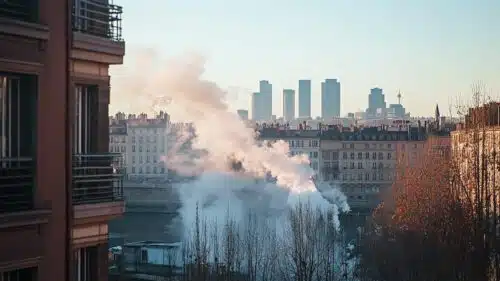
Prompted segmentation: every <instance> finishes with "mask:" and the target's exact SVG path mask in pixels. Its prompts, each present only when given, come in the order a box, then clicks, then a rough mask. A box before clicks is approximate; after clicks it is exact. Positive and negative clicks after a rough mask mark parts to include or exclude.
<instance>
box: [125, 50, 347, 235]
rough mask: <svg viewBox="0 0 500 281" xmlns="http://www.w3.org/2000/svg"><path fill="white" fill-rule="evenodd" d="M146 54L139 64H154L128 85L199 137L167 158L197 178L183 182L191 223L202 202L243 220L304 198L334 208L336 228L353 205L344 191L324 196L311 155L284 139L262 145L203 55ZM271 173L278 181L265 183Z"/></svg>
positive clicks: (214, 214) (209, 210)
mask: <svg viewBox="0 0 500 281" xmlns="http://www.w3.org/2000/svg"><path fill="white" fill-rule="evenodd" d="M149 54H151V53H149ZM141 59H142V60H147V59H149V60H151V61H142V62H141V65H142V66H144V65H146V66H147V67H148V68H146V69H142V70H138V72H140V73H138V74H137V75H135V74H134V77H129V78H127V79H131V80H132V79H134V81H133V82H129V83H134V85H135V86H131V87H128V88H129V89H134V91H137V92H135V93H133V94H134V95H135V96H136V98H137V100H143V101H145V100H147V102H146V105H147V104H149V107H150V108H153V110H154V111H160V110H163V111H166V112H168V114H169V115H170V116H171V118H172V120H176V121H181V122H190V123H192V124H193V126H194V129H195V134H196V135H191V134H190V133H189V132H187V131H184V132H182V134H181V138H180V141H179V143H176V144H173V145H172V144H171V145H170V146H169V147H170V151H169V153H168V155H167V156H166V162H167V165H168V168H170V169H173V170H176V171H178V172H181V173H190V174H191V173H194V174H198V175H199V176H198V177H197V179H196V180H195V181H194V182H189V183H185V184H182V185H180V186H179V193H180V199H181V202H182V203H183V207H182V208H181V210H180V214H181V216H182V219H183V222H184V225H185V226H186V228H189V227H190V226H191V225H192V224H193V222H194V220H195V215H196V206H199V208H200V213H201V215H203V216H206V217H209V218H210V219H215V218H217V219H219V220H221V221H222V220H223V219H224V218H225V217H226V214H230V215H231V216H232V217H233V218H232V219H235V220H236V221H244V218H245V214H246V213H248V212H249V211H250V212H254V213H255V212H259V213H262V214H263V215H264V216H274V217H275V218H277V217H280V216H282V215H283V214H286V212H284V211H286V210H288V208H289V207H290V206H291V205H293V204H294V202H297V201H299V200H301V201H308V202H309V203H311V204H312V205H314V206H317V207H319V208H322V209H324V210H330V211H332V212H333V213H334V214H336V215H335V223H336V224H337V225H338V218H337V215H338V213H339V212H345V211H348V210H349V207H348V205H347V203H346V198H345V196H344V195H343V194H342V193H341V192H340V191H339V190H338V189H331V188H330V187H329V186H328V187H322V188H321V189H322V190H324V192H323V196H322V194H321V193H320V192H319V191H318V188H317V187H316V186H315V183H314V182H313V181H312V180H311V179H312V177H313V176H314V171H313V170H312V169H311V168H310V167H309V165H308V159H307V156H293V157H291V156H289V155H288V144H287V143H286V142H284V141H277V142H275V143H272V144H271V143H265V144H262V143H259V142H258V141H257V140H256V135H255V132H254V130H253V129H251V128H248V127H247V125H246V124H245V123H244V122H242V121H241V120H240V119H239V117H238V116H237V114H236V113H233V112H229V110H228V105H227V103H226V92H225V91H224V90H222V89H221V88H220V87H218V86H217V85H216V84H215V83H213V82H211V81H207V80H204V79H203V78H202V76H203V73H204V70H205V69H204V63H205V60H204V58H203V57H200V56H193V55H191V56H185V57H182V58H180V59H176V60H172V61H168V62H165V63H163V62H162V63H159V62H160V61H159V59H158V58H157V57H156V56H152V55H149V56H142V57H141ZM137 85H140V86H139V87H138V86H137ZM122 87H123V85H122ZM187 139H192V147H191V148H189V149H187V150H186V149H183V150H181V149H180V147H181V146H182V145H181V142H184V141H185V140H187ZM228 159H233V160H235V161H239V162H241V164H242V167H243V171H241V172H235V171H233V170H232V169H230V165H229V161H228ZM269 174H271V175H272V177H275V178H276V183H269V182H266V181H264V180H262V178H264V177H266V176H268V175H269ZM258 178H260V179H261V180H256V179H258ZM325 197H326V198H328V199H329V200H326V199H325Z"/></svg>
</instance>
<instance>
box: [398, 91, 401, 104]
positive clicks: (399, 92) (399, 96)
mask: <svg viewBox="0 0 500 281" xmlns="http://www.w3.org/2000/svg"><path fill="white" fill-rule="evenodd" d="M398 104H401V91H400V90H398Z"/></svg>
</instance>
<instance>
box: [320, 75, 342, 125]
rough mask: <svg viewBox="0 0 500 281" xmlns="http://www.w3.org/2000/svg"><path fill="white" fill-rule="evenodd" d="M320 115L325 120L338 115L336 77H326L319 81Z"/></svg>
mask: <svg viewBox="0 0 500 281" xmlns="http://www.w3.org/2000/svg"><path fill="white" fill-rule="evenodd" d="M321 117H322V118H323V120H325V121H328V120H330V119H332V118H333V117H340V83H339V82H338V81H337V79H326V80H325V82H322V83H321Z"/></svg>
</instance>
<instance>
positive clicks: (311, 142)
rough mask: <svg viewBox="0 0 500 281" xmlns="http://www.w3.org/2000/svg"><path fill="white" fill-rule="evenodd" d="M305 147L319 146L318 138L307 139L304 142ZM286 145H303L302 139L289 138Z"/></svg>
mask: <svg viewBox="0 0 500 281" xmlns="http://www.w3.org/2000/svg"><path fill="white" fill-rule="evenodd" d="M305 143H306V144H307V146H306V147H319V140H308V141H306V142H305ZM288 146H290V147H304V140H289V141H288Z"/></svg>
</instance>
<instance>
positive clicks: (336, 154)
mask: <svg viewBox="0 0 500 281" xmlns="http://www.w3.org/2000/svg"><path fill="white" fill-rule="evenodd" d="M337 159H339V153H338V151H334V152H332V160H337Z"/></svg>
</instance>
